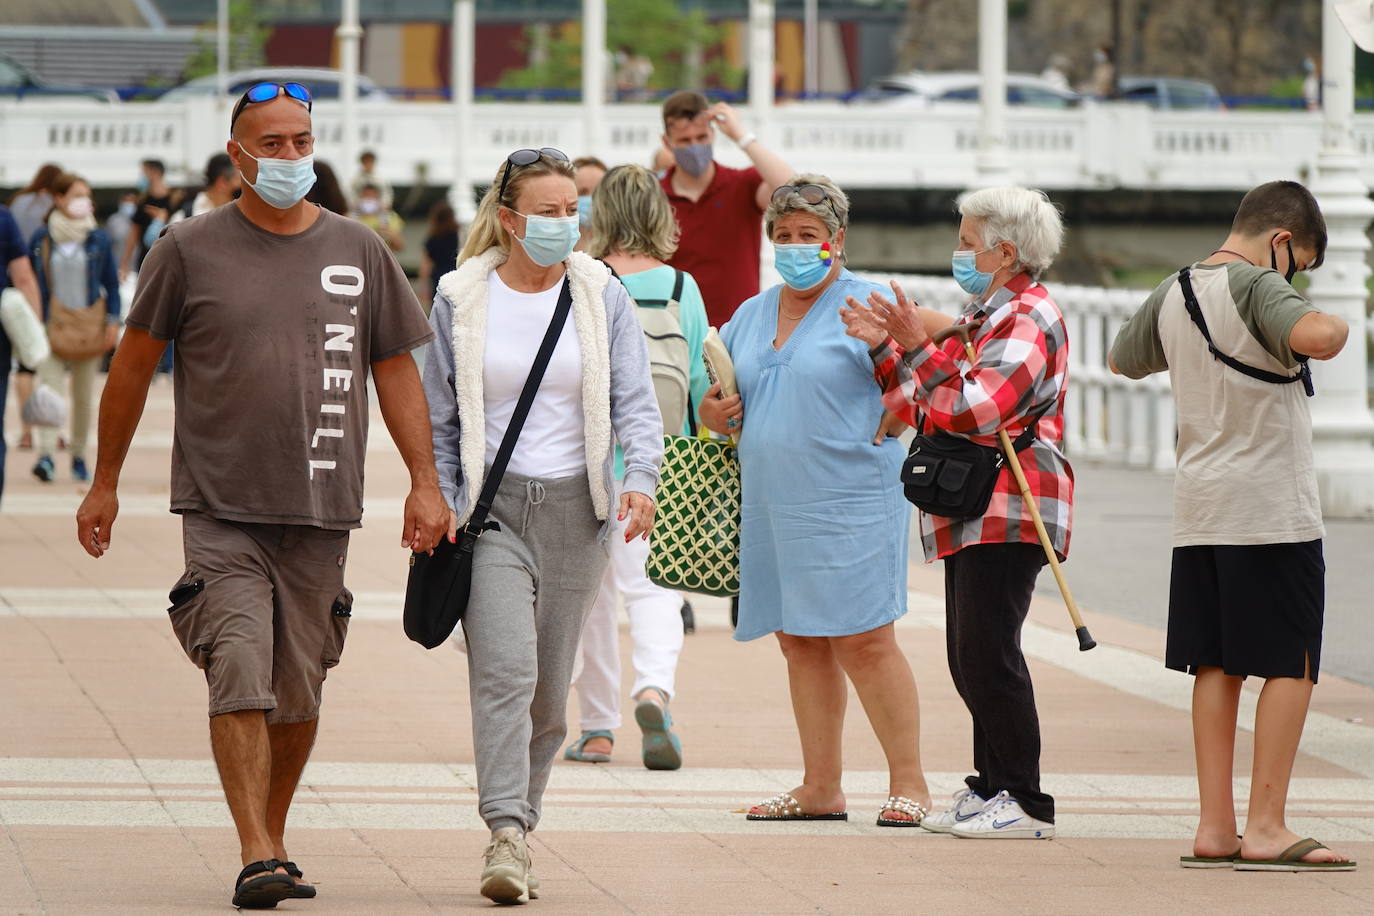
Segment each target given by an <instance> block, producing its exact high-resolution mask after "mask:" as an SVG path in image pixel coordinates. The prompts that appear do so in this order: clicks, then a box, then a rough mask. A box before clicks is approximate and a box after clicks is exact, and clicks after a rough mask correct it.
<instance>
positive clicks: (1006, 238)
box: [842, 187, 1089, 839]
mask: <svg viewBox="0 0 1374 916" xmlns="http://www.w3.org/2000/svg"><path fill="white" fill-rule="evenodd" d="M959 212H960V214H961V215H962V220H961V222H960V224H959V243H958V248H957V249H956V250H955V251H954V255H953V258H952V267H953V271H954V279H955V281H956V282H957V283H958V284H959V286H960V287H961V288H962V289H963V290H964V291H965V292H966V293H968V294H969V296H970V297H971V298H970V299H969V302H968V304H967V305H965V306H964V309H963V312H962V314H961V315H960V316H959V318H958V319H957V323H958V324H962V325H967V326H968V327H969V328H970V329H971V333H968V335H967V336H968V337H969V338H971V347H966V346H965V345H964V344H962V343H960V341H959V339H958V338H959V337H960V336H962V335H958V334H951V335H945V334H941V333H940V332H941V331H942V329H944V328H945V326H947V325H949V324H950V323H951V322H950V319H949V318H948V317H945V316H942V315H940V314H938V313H936V312H934V311H931V310H929V309H922V308H918V307H917V306H916V305H915V304H913V303H911V302H909V301H908V300H907V298H906V296H905V295H904V294H903V293H902V291H901V290H900V289H899V288H898V286H897V285H896V284H895V283H894V284H893V285H892V288H893V291H894V293H895V294H896V296H895V298H896V302H895V303H893V302H891V301H889V300H888V299H887V298H886V297H884V296H883V295H881V294H879V293H874V294H872V295H870V296H869V297H868V300H867V304H865V303H861V302H859V301H858V299H857V298H855V297H850V298H849V299H848V305H849V307H848V308H846V309H844V310H843V311H842V317H843V319H844V321H845V323H846V324H847V325H848V326H849V333H850V335H852V336H854V337H857V338H859V339H860V340H863V341H864V342H865V343H867V344H869V345H870V346H871V347H872V348H873V350H872V357H873V362H874V364H875V366H876V374H877V377H878V379H879V381H880V382H881V384H882V385H883V388H884V390H885V391H886V392H887V394H886V396H885V398H884V402H885V403H886V404H887V405H888V407H889V408H890V409H891V410H893V412H894V413H896V414H897V415H898V416H899V417H901V418H902V419H904V420H906V421H907V422H909V423H911V425H913V426H915V425H917V423H916V421H915V416H914V414H915V409H919V411H920V413H921V414H922V415H923V418H924V424H922V425H923V426H924V425H929V426H931V427H934V430H935V431H936V432H937V435H939V434H945V435H948V436H956V437H962V438H964V439H967V440H969V441H970V442H972V443H974V444H976V445H980V446H984V447H987V448H991V449H996V448H998V447H999V444H1000V443H999V439H1000V441H1001V443H1007V444H1008V445H1009V444H1010V443H1009V438H1008V437H1009V436H1015V437H1016V438H1017V442H1016V446H1013V447H1011V448H1009V449H1008V451H1011V452H1012V453H1013V454H1014V455H1015V456H1016V457H1017V458H1019V465H1020V467H1021V468H1022V469H1023V470H1024V477H1025V481H1026V483H1027V485H1028V493H1029V497H1028V498H1027V499H1026V505H1023V498H1022V496H1021V494H1020V491H1019V487H1018V483H1017V481H1016V479H1015V476H1016V475H1013V473H1012V469H1011V467H1009V466H1001V465H1000V464H999V468H1000V469H999V470H997V471H995V472H994V473H995V474H996V477H995V483H994V484H993V486H992V490H991V500H990V501H989V502H988V504H987V508H986V511H984V512H982V513H981V514H980V515H978V516H976V517H970V518H947V517H943V516H938V515H933V514H930V513H927V512H922V513H921V544H922V547H923V549H924V551H925V555H926V559H927V561H934V560H937V559H943V560H944V561H945V617H946V626H945V639H946V647H947V652H948V656H949V670H950V674H951V676H952V677H953V679H954V685H955V687H956V688H957V689H958V691H959V695H960V697H962V698H963V700H964V705H966V706H967V707H968V710H969V713H970V714H971V715H972V716H973V769H974V775H972V776H969V777H968V778H967V779H966V780H965V783H966V786H965V788H964V789H962V790H960V791H959V792H958V793H956V794H955V796H954V801H953V804H952V805H951V806H950V807H949V808H948V809H947V810H946V811H943V812H940V813H936V814H933V815H931V816H930V817H927V818H926V819H925V821H924V822H923V823H922V826H923V827H925V828H926V829H927V830H931V831H934V832H937V833H952V834H953V835H955V836H958V837H967V838H980V839H981V838H999V839H1000V838H1005V839H1043V838H1048V837H1052V836H1054V799H1053V798H1052V797H1050V796H1049V795H1047V794H1046V793H1044V792H1043V791H1041V789H1040V723H1039V718H1038V715H1037V713H1036V709H1035V692H1034V689H1033V687H1032V685H1031V678H1030V671H1029V670H1028V669H1027V667H1026V660H1025V657H1024V656H1023V655H1022V653H1021V627H1022V624H1023V623H1024V622H1025V620H1026V614H1027V613H1028V611H1029V610H1030V599H1031V592H1032V590H1033V589H1034V587H1035V579H1036V576H1037V575H1038V574H1039V572H1040V568H1041V567H1042V566H1043V565H1045V562H1046V552H1045V550H1044V548H1043V547H1042V545H1041V543H1040V535H1039V533H1038V532H1037V528H1038V527H1041V526H1038V525H1036V524H1035V519H1034V518H1033V515H1034V513H1032V512H1029V511H1025V510H1026V508H1027V507H1028V506H1030V507H1038V509H1039V516H1040V518H1041V519H1043V529H1044V531H1045V532H1046V539H1047V541H1048V543H1049V545H1050V546H1051V547H1052V550H1053V553H1054V554H1055V555H1056V556H1057V558H1058V559H1060V560H1062V559H1064V558H1065V556H1066V555H1067V553H1068V548H1069V524H1070V516H1071V514H1072V507H1073V472H1072V471H1071V469H1070V468H1069V463H1068V461H1067V460H1066V459H1065V458H1064V455H1063V453H1062V452H1061V451H1060V450H1059V448H1058V445H1057V443H1058V442H1059V441H1060V440H1061V438H1062V435H1063V425H1064V424H1063V404H1064V388H1065V384H1066V382H1067V378H1068V357H1069V353H1068V334H1067V331H1066V329H1065V326H1064V317H1063V315H1062V314H1061V313H1060V311H1059V309H1058V307H1057V306H1055V304H1054V301H1053V300H1052V299H1051V298H1050V296H1049V293H1048V291H1047V290H1046V289H1045V287H1044V286H1042V285H1041V284H1040V282H1039V280H1038V278H1039V276H1040V275H1041V274H1042V273H1043V272H1044V271H1045V270H1046V269H1047V268H1048V267H1049V266H1050V264H1051V262H1052V261H1053V260H1054V256H1055V254H1057V253H1058V251H1059V245H1060V241H1061V239H1062V236H1063V227H1062V223H1061V221H1060V217H1059V213H1058V211H1057V210H1056V209H1055V208H1054V206H1053V205H1052V204H1051V203H1050V202H1049V200H1048V198H1046V196H1045V195H1044V194H1043V193H1041V192H1039V191H1032V190H1028V189H1026V188H1017V187H1004V188H989V189H985V190H980V191H974V192H972V193H970V194H968V195H966V196H964V197H963V198H962V199H961V200H960V202H959ZM966 333H967V332H966ZM932 334H939V336H941V337H944V338H946V339H945V341H944V343H942V344H937V343H936V342H935V341H934V340H932V337H931V335H932ZM1003 433H1005V434H1007V435H1001V434H1003ZM1010 463H1011V462H1008V464H1010ZM1082 635H1086V631H1083V634H1082ZM1088 647H1089V646H1087V645H1084V648H1088Z"/></svg>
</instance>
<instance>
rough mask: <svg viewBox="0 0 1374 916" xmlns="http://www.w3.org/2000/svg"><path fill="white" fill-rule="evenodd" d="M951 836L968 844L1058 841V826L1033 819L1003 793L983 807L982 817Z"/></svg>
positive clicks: (959, 828) (957, 827)
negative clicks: (1055, 827)
mask: <svg viewBox="0 0 1374 916" xmlns="http://www.w3.org/2000/svg"><path fill="white" fill-rule="evenodd" d="M949 832H950V833H951V834H953V835H954V836H957V837H962V838H963V839H966V840H1048V839H1052V838H1053V837H1054V825H1053V824H1051V823H1048V822H1046V821H1038V820H1036V819H1035V818H1033V817H1031V816H1030V815H1029V814H1027V813H1026V812H1025V810H1024V809H1022V807H1021V803H1020V802H1018V801H1017V800H1016V799H1014V798H1012V797H1011V796H1010V795H1008V794H1007V793H1006V792H1005V791H1002V792H998V793H997V794H996V795H994V796H993V797H992V798H991V799H990V800H989V801H988V803H987V804H986V805H984V806H983V811H982V813H981V814H979V815H978V816H977V817H975V818H971V819H970V820H968V821H966V822H965V823H962V824H959V825H958V826H956V827H954V828H952V829H951V830H950V831H949Z"/></svg>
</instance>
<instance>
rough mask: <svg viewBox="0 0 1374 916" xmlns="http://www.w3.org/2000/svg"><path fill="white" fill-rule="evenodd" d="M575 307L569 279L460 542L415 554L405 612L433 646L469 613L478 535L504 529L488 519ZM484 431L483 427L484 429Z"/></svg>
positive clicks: (413, 632) (414, 630) (409, 631)
mask: <svg viewBox="0 0 1374 916" xmlns="http://www.w3.org/2000/svg"><path fill="white" fill-rule="evenodd" d="M571 309H572V287H571V286H570V285H569V280H567V279H565V280H564V281H563V288H562V290H560V291H559V294H558V305H557V306H555V307H554V310H553V318H552V319H550V321H549V329H548V330H547V331H546V332H544V342H543V343H541V344H540V345H539V353H538V354H537V355H536V356H535V357H534V365H532V366H531V367H530V374H529V377H527V378H526V379H525V387H524V389H523V390H522V391H521V392H520V400H519V401H517V402H516V404H515V412H514V413H513V414H511V418H510V424H509V425H508V426H507V427H506V434H505V435H504V436H502V437H501V447H500V448H499V449H497V450H496V459H495V460H494V461H492V463H491V470H490V471H489V472H488V474H487V479H486V482H484V483H483V484H482V493H481V495H480V496H478V498H477V505H476V506H475V507H474V508H473V510H472V517H471V518H469V519H468V521H467V524H465V525H463V526H462V527H461V528H459V529H458V540H457V543H451V542H450V541H449V539H448V537H447V536H445V537H443V538H441V539H440V541H439V544H438V546H437V547H435V548H434V554H433V556H431V555H429V554H425V553H412V554H411V555H410V575H409V576H408V578H407V579H406V603H405V611H404V613H403V614H402V622H403V623H404V625H405V631H406V636H409V637H410V638H411V639H413V640H414V641H415V642H418V643H419V644H420V645H422V646H424V647H425V648H426V649H433V648H434V647H435V646H438V645H439V644H441V643H442V642H443V641H444V640H445V639H448V637H449V634H451V633H452V632H453V628H454V627H456V626H457V625H458V621H460V620H462V619H463V613H464V612H465V611H466V610H467V607H468V595H469V594H470V592H471V590H472V551H473V548H475V547H476V546H477V539H478V538H480V537H481V536H482V533H483V532H485V531H499V530H500V529H501V526H500V525H499V524H497V523H496V522H489V521H487V515H488V514H489V513H490V512H491V505H492V503H493V502H494V501H495V500H496V490H497V488H498V487H500V486H501V478H502V477H504V476H505V474H506V465H507V464H509V463H510V457H511V454H512V453H513V452H514V451H515V443H516V441H517V440H518V439H519V438H520V430H521V429H522V428H523V427H524V425H525V419H526V417H528V416H529V413H530V407H531V406H532V405H533V404H534V396H535V394H536V393H537V392H538V391H539V384H540V383H541V382H542V381H543V380H544V370H545V369H547V368H548V366H549V360H550V359H551V358H552V357H553V351H554V348H555V347H557V346H558V338H559V337H560V336H562V334H563V326H564V325H565V324H567V319H568V312H569V311H570V310H571ZM478 432H479V434H480V432H481V431H480V430H479V431H478Z"/></svg>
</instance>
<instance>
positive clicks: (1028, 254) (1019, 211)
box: [958, 186, 1064, 279]
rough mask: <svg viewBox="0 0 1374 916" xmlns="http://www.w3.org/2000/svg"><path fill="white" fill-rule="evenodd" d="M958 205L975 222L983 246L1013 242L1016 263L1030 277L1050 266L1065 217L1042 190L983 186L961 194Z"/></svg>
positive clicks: (1057, 248) (1059, 244) (963, 213)
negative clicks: (981, 237)
mask: <svg viewBox="0 0 1374 916" xmlns="http://www.w3.org/2000/svg"><path fill="white" fill-rule="evenodd" d="M958 206H959V213H960V214H961V215H963V216H967V217H968V218H970V219H973V220H976V221H977V222H978V226H979V229H980V230H981V234H982V236H983V244H984V245H986V246H988V247H991V246H993V245H996V244H997V243H999V242H1011V243H1012V244H1013V245H1015V246H1016V258H1017V262H1018V263H1019V264H1020V266H1021V267H1022V268H1024V269H1025V270H1026V271H1027V272H1028V273H1030V275H1031V278H1032V279H1038V278H1039V277H1040V275H1041V274H1042V273H1044V272H1045V271H1046V270H1048V269H1049V267H1050V265H1051V264H1053V263H1054V258H1055V255H1057V254H1059V248H1060V246H1061V245H1062V244H1063V243H1064V220H1063V218H1062V217H1061V216H1060V214H1059V209H1058V208H1057V207H1055V205H1054V204H1053V203H1051V202H1050V199H1049V197H1048V196H1047V195H1046V194H1045V192H1044V191H1036V190H1032V189H1031V188H1021V187H1015V186H1012V187H1004V188H982V189H980V190H977V191H969V192H967V193H965V194H963V195H961V196H960V198H959V204H958Z"/></svg>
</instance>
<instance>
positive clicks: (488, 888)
mask: <svg viewBox="0 0 1374 916" xmlns="http://www.w3.org/2000/svg"><path fill="white" fill-rule="evenodd" d="M485 858H486V863H485V864H486V867H485V868H483V869H482V886H481V890H482V896H483V897H486V898H487V899H488V900H492V901H494V902H496V903H528V902H529V900H530V898H531V897H537V896H538V888H539V882H538V881H537V880H536V881H531V880H530V879H531V877H533V876H532V875H530V854H529V849H528V848H527V847H526V846H525V836H524V834H522V833H521V832H520V831H519V830H516V829H515V828H514V827H502V828H501V829H500V830H495V831H492V834H491V845H490V846H488V847H487V851H486V857H485Z"/></svg>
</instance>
